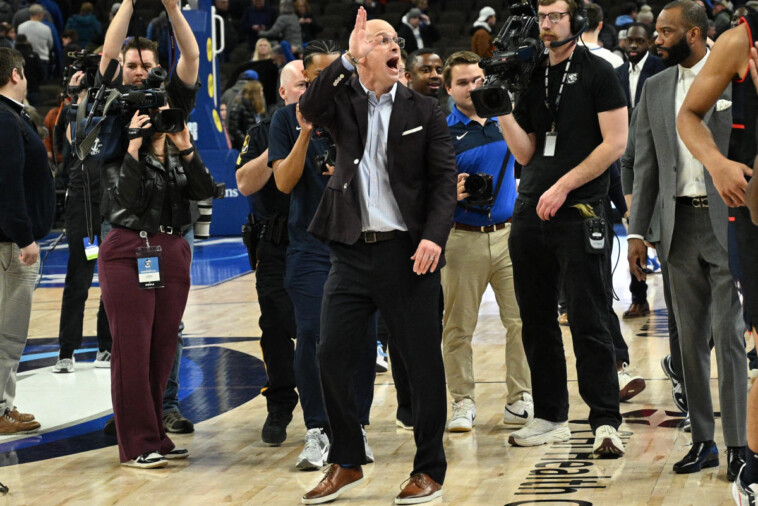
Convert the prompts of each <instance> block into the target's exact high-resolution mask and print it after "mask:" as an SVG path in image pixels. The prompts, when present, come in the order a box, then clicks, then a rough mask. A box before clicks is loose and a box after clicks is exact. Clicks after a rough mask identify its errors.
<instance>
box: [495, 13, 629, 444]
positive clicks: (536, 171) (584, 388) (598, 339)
mask: <svg viewBox="0 0 758 506" xmlns="http://www.w3.org/2000/svg"><path fill="white" fill-rule="evenodd" d="M582 5H583V4H581V3H577V0H539V1H538V11H537V12H538V20H539V29H540V38H541V39H542V40H543V41H544V42H545V44H546V46H547V47H548V55H547V57H546V58H543V60H542V62H541V64H540V65H538V66H537V67H536V68H535V70H534V72H533V74H532V78H531V80H530V82H529V85H528V87H527V88H526V90H525V91H524V93H523V94H522V95H521V96H520V97H519V100H518V101H517V104H516V110H515V112H514V113H513V114H507V115H506V116H505V117H504V118H502V120H501V122H500V123H501V127H502V129H503V134H504V136H505V140H506V142H507V143H508V146H509V147H510V149H511V151H512V153H513V154H514V156H515V157H516V160H517V161H518V162H519V163H520V164H522V165H523V166H524V168H523V170H522V173H521V182H520V186H519V197H518V198H517V200H516V205H515V210H514V215H513V227H512V229H511V237H510V241H509V247H510V253H511V259H512V260H513V271H514V284H515V287H516V293H517V295H518V301H519V308H520V312H521V319H522V322H523V328H522V334H523V340H524V349H525V351H526V356H527V359H528V361H529V367H530V369H531V375H532V388H533V396H534V420H533V421H532V422H530V423H529V424H527V425H526V426H525V427H524V428H522V429H520V430H518V431H516V432H514V433H513V434H511V436H510V438H509V442H510V443H511V444H513V445H517V446H533V445H539V444H544V443H550V442H553V441H566V440H568V439H569V437H570V435H571V433H570V431H569V427H568V422H567V420H568V407H569V405H568V391H567V388H566V357H565V354H564V350H563V342H562V338H561V330H560V328H559V326H558V322H557V320H556V318H555V308H556V307H557V304H558V287H559V281H560V280H561V278H563V282H564V283H565V286H566V296H567V302H568V316H569V322H570V323H571V334H572V339H573V343H574V350H575V354H576V368H577V376H578V380H579V392H580V394H581V396H582V398H583V399H584V401H585V402H586V403H587V404H588V405H589V407H590V414H589V422H590V426H591V427H592V430H593V432H594V433H595V444H594V446H593V452H594V453H596V454H598V455H599V456H619V455H622V454H623V452H624V448H623V444H622V442H621V439H620V438H619V436H618V433H617V430H616V429H617V428H618V426H619V424H620V423H621V415H620V413H619V387H618V376H617V374H616V359H615V354H614V349H613V342H612V338H611V334H610V331H609V328H608V300H607V298H606V284H607V283H611V282H612V280H610V279H607V275H606V274H605V268H604V265H605V261H606V259H605V255H606V254H607V249H606V244H605V243H606V241H608V240H609V239H608V237H606V235H607V230H606V224H605V221H604V220H603V219H602V218H603V214H604V213H603V203H602V202H603V199H604V197H605V195H606V194H607V193H608V184H609V183H608V181H609V176H608V167H609V166H610V165H611V164H612V163H613V162H614V161H615V160H617V159H618V158H619V157H620V156H621V155H622V154H623V152H624V147H625V146H626V138H627V109H626V98H625V97H624V92H623V90H622V89H621V85H620V84H619V81H618V78H617V77H616V76H615V73H614V71H613V68H612V67H611V66H610V65H609V64H608V63H607V62H605V61H604V60H602V59H600V58H597V57H595V56H594V55H592V54H591V53H590V52H589V50H588V49H586V48H584V47H578V46H577V44H576V38H577V37H578V36H579V35H580V34H581V32H582V30H583V29H584V28H585V26H584V25H585V24H586V23H585V18H584V9H583V8H582ZM507 105H508V106H509V105H510V104H509V103H508V104H507ZM507 109H510V107H507ZM509 112H510V111H509Z"/></svg>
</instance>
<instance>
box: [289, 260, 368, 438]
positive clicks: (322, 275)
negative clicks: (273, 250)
mask: <svg viewBox="0 0 758 506" xmlns="http://www.w3.org/2000/svg"><path fill="white" fill-rule="evenodd" d="M330 268H331V262H330V261H329V257H328V256H321V255H314V254H312V253H308V252H304V251H297V250H295V251H293V250H288V251H287V262H286V273H285V276H284V287H285V288H286V289H287V292H288V293H289V295H290V298H291V299H292V304H293V306H294V307H295V326H296V329H297V346H295V384H296V385H297V390H298V392H299V393H300V405H301V406H302V408H303V417H304V419H305V426H306V428H308V429H313V428H318V427H327V426H328V419H327V416H326V410H325V408H324V397H323V392H322V388H321V379H320V374H319V365H318V363H317V359H316V348H317V346H318V343H319V337H320V335H321V300H322V297H323V294H324V284H325V283H326V278H327V276H328V275H329V269H330ZM366 332H367V337H366V339H367V340H366V341H365V342H367V343H370V344H371V346H370V347H369V348H370V349H368V348H367V349H366V350H365V352H364V354H363V356H362V357H361V359H360V364H359V365H358V367H357V370H356V374H355V377H354V379H355V396H356V404H357V406H358V416H359V419H360V422H361V425H368V423H369V412H370V410H371V403H372V402H373V400H374V379H375V378H376V315H374V316H373V317H372V319H371V321H370V322H369V325H368V328H367V329H366Z"/></svg>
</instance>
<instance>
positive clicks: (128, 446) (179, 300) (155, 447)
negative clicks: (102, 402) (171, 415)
mask: <svg viewBox="0 0 758 506" xmlns="http://www.w3.org/2000/svg"><path fill="white" fill-rule="evenodd" d="M148 239H149V241H150V246H160V247H161V248H163V256H162V258H161V264H162V265H161V269H162V274H163V282H164V284H165V285H166V286H165V287H164V288H154V289H151V290H143V289H141V288H140V287H139V283H138V281H137V259H136V249H137V248H138V247H140V246H144V245H145V240H144V239H142V238H140V236H139V233H138V232H135V231H134V230H127V229H123V228H114V229H113V230H112V231H111V232H110V233H109V234H108V236H107V238H106V239H105V241H104V242H103V244H102V246H101V247H100V254H99V256H98V261H97V265H98V271H99V276H100V288H101V291H102V294H103V302H104V303H105V311H106V313H107V314H108V320H109V321H110V328H111V334H113V349H112V356H111V397H112V400H113V414H114V417H115V419H116V432H117V433H118V449H119V458H120V459H121V462H126V461H128V460H131V459H134V458H136V457H138V456H140V455H142V454H143V453H147V452H158V453H160V454H166V452H169V451H171V450H172V449H173V448H174V443H173V442H172V441H171V439H169V438H168V436H166V432H165V431H164V429H163V420H162V415H163V392H164V391H165V389H166V383H167V382H168V377H169V375H170V374H171V367H172V365H173V363H174V353H175V351H176V332H177V330H176V329H178V328H179V323H180V322H181V320H182V314H183V313H184V307H185V306H186V304H187V294H188V293H189V287H190V276H189V269H190V250H189V245H188V244H187V241H185V240H184V239H183V238H182V236H180V235H167V234H154V235H150V236H149V237H148Z"/></svg>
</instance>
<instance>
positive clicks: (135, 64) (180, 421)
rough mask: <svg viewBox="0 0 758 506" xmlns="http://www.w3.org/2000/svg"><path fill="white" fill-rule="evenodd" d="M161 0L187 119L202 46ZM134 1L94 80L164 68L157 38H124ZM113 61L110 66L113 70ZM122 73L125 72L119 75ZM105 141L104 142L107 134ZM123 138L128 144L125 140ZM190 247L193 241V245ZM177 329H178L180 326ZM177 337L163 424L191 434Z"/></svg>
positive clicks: (132, 84) (135, 77)
mask: <svg viewBox="0 0 758 506" xmlns="http://www.w3.org/2000/svg"><path fill="white" fill-rule="evenodd" d="M161 1H162V3H163V6H164V7H165V9H166V12H167V13H168V19H169V20H170V21H171V26H172V27H173V31H174V35H175V37H176V44H177V46H178V49H179V51H181V56H180V57H179V61H178V62H177V64H176V68H175V70H174V72H173V73H172V74H171V77H170V78H169V79H168V80H167V81H166V82H165V83H164V88H165V92H166V96H167V99H168V103H169V105H170V106H171V107H172V108H177V109H181V110H182V111H183V112H184V119H185V121H186V120H187V119H188V118H189V115H190V112H192V109H194V107H195V97H196V95H197V90H198V89H199V88H200V83H199V81H198V68H199V65H200V50H199V48H198V45H197V40H196V39H195V35H194V33H193V32H192V29H191V28H190V26H189V23H187V20H186V19H184V15H183V14H182V11H181V9H180V7H179V3H178V0H161ZM134 4H135V2H132V1H127V2H122V3H121V6H120V7H119V9H118V11H117V12H116V15H115V16H114V18H113V20H112V21H111V24H110V26H109V27H108V31H107V32H106V34H105V43H104V46H103V55H102V58H101V60H100V65H99V70H98V76H97V78H96V79H95V81H96V82H95V84H96V85H97V86H99V85H101V84H102V83H104V84H106V85H108V86H111V84H112V85H113V86H115V87H117V88H118V89H119V90H120V91H122V92H129V91H132V90H134V89H136V88H142V87H144V85H143V79H147V78H148V75H149V72H150V70H151V69H153V68H156V67H160V65H159V63H158V62H159V55H158V45H157V43H155V42H153V41H151V40H148V39H145V38H141V37H136V38H133V39H131V40H129V41H128V42H127V43H126V44H124V39H125V38H126V35H127V31H128V29H129V22H130V19H131V17H132V15H133V13H134ZM119 57H120V58H121V60H122V66H119V65H118V60H119ZM109 66H110V67H111V68H110V69H109ZM114 69H115V71H114ZM109 70H110V72H109ZM119 74H121V75H120V79H119ZM117 135H123V133H121V132H119V133H117ZM101 137H102V136H101ZM122 139H123V137H122ZM100 140H101V141H103V142H105V141H104V140H103V139H102V138H101V139H100ZM121 142H122V144H123V145H125V142H124V141H123V140H122V141H121ZM125 150H126V148H125V147H124V148H123V150H120V151H119V152H118V153H117V154H116V156H115V157H112V158H111V159H106V160H105V162H104V165H103V177H102V185H103V188H104V189H107V188H109V187H110V186H112V184H113V180H114V178H115V177H116V173H117V172H118V168H119V167H120V164H121V162H122V160H123V156H124V152H125ZM107 199H108V193H107V192H106V194H105V195H104V196H103V206H105V205H107ZM106 219H107V218H106ZM108 226H109V225H108V223H107V221H106V222H104V223H103V228H104V234H103V236H104V237H105V235H107V230H108ZM187 233H188V234H191V233H192V229H188V230H187ZM186 238H187V239H188V241H192V240H193V239H194V238H193V237H191V236H189V235H188V236H187V237H186ZM191 247H192V245H190V248H191ZM177 330H179V329H178V327H177ZM177 340H178V346H177V347H176V358H175V362H176V363H175V365H174V368H173V369H172V373H171V378H170V380H169V386H170V388H169V390H167V391H166V392H165V395H164V400H165V401H166V403H165V405H164V417H163V423H164V425H165V427H166V430H168V431H169V432H175V433H188V432H192V431H193V430H194V426H193V424H192V422H191V421H190V420H188V419H187V418H185V417H184V416H183V415H182V414H181V412H180V411H179V408H178V397H177V392H178V371H179V363H180V361H181V356H182V349H183V342H182V338H181V335H180V333H179V335H178V337H177ZM112 359H113V360H115V359H116V357H115V356H114V357H112ZM111 430H112V426H109V425H106V432H111Z"/></svg>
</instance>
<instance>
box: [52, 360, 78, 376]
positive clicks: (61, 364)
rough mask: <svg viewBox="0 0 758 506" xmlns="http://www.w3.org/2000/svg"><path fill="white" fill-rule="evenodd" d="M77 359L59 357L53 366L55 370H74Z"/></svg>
mask: <svg viewBox="0 0 758 506" xmlns="http://www.w3.org/2000/svg"><path fill="white" fill-rule="evenodd" d="M75 363H76V360H74V357H73V356H72V357H71V358H59V359H58V361H57V362H56V363H55V365H54V366H53V372H74V364H75Z"/></svg>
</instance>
